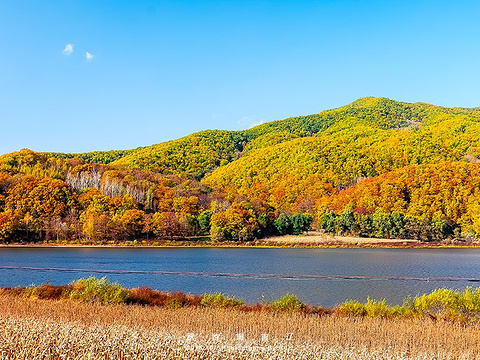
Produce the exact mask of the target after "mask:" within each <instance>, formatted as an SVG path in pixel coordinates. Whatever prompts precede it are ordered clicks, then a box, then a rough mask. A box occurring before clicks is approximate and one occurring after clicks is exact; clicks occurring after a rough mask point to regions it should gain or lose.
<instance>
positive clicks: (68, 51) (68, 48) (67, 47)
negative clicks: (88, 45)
mask: <svg viewBox="0 0 480 360" xmlns="http://www.w3.org/2000/svg"><path fill="white" fill-rule="evenodd" d="M62 52H63V53H64V54H65V55H71V54H72V53H73V44H67V45H65V48H64V49H63V51H62Z"/></svg>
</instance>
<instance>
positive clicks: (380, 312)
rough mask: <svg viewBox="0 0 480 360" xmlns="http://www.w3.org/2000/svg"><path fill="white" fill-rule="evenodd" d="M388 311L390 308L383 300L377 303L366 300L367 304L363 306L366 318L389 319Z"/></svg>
mask: <svg viewBox="0 0 480 360" xmlns="http://www.w3.org/2000/svg"><path fill="white" fill-rule="evenodd" d="M390 310H391V308H390V307H389V306H388V305H387V304H385V299H383V300H382V301H377V300H372V299H370V298H367V303H366V304H365V311H366V316H367V317H389V316H390Z"/></svg>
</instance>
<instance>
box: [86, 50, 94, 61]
mask: <svg viewBox="0 0 480 360" xmlns="http://www.w3.org/2000/svg"><path fill="white" fill-rule="evenodd" d="M94 57H95V56H93V55H92V54H90V53H89V52H88V51H87V52H86V53H85V59H87V61H92V59H93V58H94Z"/></svg>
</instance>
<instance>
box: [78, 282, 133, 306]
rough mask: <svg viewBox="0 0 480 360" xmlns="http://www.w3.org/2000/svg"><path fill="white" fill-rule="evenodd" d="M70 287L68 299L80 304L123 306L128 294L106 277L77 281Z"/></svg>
mask: <svg viewBox="0 0 480 360" xmlns="http://www.w3.org/2000/svg"><path fill="white" fill-rule="evenodd" d="M71 285H72V291H71V292H70V299H73V300H77V301H81V302H99V303H101V304H105V305H107V304H123V303H125V301H126V300H127V299H128V297H129V295H130V292H129V291H128V290H126V289H124V288H123V287H122V286H121V285H120V284H118V283H111V282H110V281H108V280H107V278H106V277H103V278H101V279H98V278H96V277H93V276H92V277H89V278H88V279H79V280H77V281H76V282H75V283H73V284H71Z"/></svg>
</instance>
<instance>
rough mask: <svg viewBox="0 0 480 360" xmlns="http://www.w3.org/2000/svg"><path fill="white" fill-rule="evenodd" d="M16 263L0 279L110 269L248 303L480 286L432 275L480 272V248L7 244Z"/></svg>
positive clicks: (126, 278)
mask: <svg viewBox="0 0 480 360" xmlns="http://www.w3.org/2000/svg"><path fill="white" fill-rule="evenodd" d="M9 266H13V267H17V268H10V269H8V268H0V286H17V285H21V286H27V285H30V284H36V285H39V284H42V283H45V282H48V281H50V282H51V283H52V284H65V283H68V282H71V281H73V280H75V279H78V278H80V277H85V276H91V275H95V276H104V275H105V276H107V277H108V278H109V279H110V280H112V281H118V282H120V283H121V284H122V285H124V286H126V287H136V286H142V285H147V286H150V287H152V288H156V289H159V290H163V291H184V292H191V293H196V294H201V293H204V292H217V291H218V292H223V293H226V294H229V295H235V296H237V297H241V298H243V299H245V301H246V302H257V301H260V300H262V299H265V300H266V301H269V300H272V299H275V298H278V297H280V296H282V295H283V294H285V293H294V294H296V295H298V296H299V297H300V298H301V299H302V300H303V301H305V302H307V303H310V304H320V305H324V306H333V305H335V304H336V303H338V302H342V301H345V300H348V299H354V300H360V301H365V300H366V298H367V296H369V297H371V298H374V299H384V298H385V299H386V300H387V302H388V303H391V304H396V303H401V302H402V300H403V299H404V298H405V297H406V296H408V295H415V294H418V293H424V292H429V291H431V290H433V289H436V288H439V287H451V288H455V289H463V288H465V286H468V285H470V286H476V283H474V282H473V283H472V282H469V281H466V280H462V279H450V280H455V281H447V279H432V278H439V277H454V278H469V279H473V278H480V271H479V269H480V250H478V249H225V248H222V249H215V248H205V249H202V248H166V249H148V248H135V249H131V248H0V267H9ZM18 267H28V268H29V269H26V268H24V269H19V268H18ZM32 267H33V268H36V269H31V268H32ZM41 268H44V269H41ZM46 268H50V269H46ZM51 268H57V270H55V269H51ZM62 269H63V270H65V269H71V271H59V270H62ZM72 269H73V270H72ZM75 269H77V270H75ZM82 269H83V270H82ZM93 270H95V271H93ZM103 271H105V272H103ZM409 277H411V278H413V279H409Z"/></svg>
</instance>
